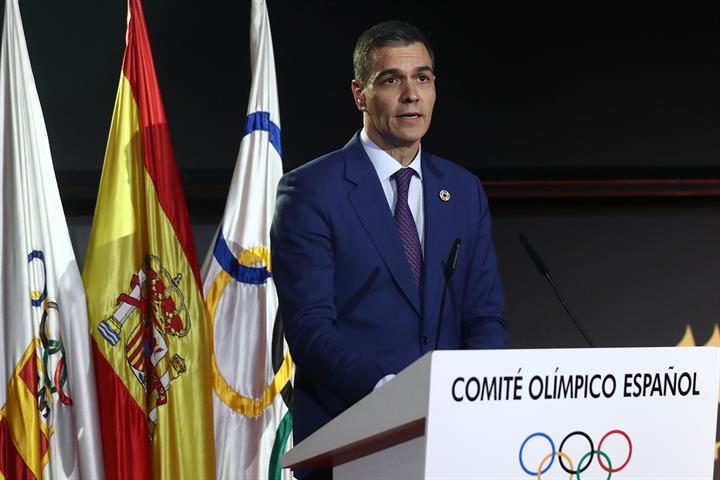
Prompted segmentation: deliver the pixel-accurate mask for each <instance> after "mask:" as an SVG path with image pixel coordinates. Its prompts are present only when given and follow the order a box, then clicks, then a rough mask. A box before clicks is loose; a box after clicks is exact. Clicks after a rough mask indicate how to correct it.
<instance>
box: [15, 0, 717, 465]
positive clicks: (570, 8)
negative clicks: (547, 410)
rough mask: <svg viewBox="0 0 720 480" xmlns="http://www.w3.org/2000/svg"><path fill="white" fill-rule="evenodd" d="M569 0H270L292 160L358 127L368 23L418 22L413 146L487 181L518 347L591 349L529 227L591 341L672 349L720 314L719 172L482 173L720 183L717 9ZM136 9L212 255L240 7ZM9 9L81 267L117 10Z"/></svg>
mask: <svg viewBox="0 0 720 480" xmlns="http://www.w3.org/2000/svg"><path fill="white" fill-rule="evenodd" d="M528 3H530V2H528ZM534 3H538V2H534ZM576 3H580V2H564V3H560V2H555V3H553V5H552V6H542V7H540V6H523V5H521V4H518V3H512V4H511V2H478V3H477V4H476V8H477V10H478V11H477V12H472V13H471V12H469V11H468V3H467V2H452V1H447V2H437V1H435V2H429V1H420V0H412V1H410V0H408V1H399V0H398V1H392V2H390V1H382V2H381V1H375V0H366V1H364V2H361V3H353V2H337V1H318V0H306V1H304V2H287V1H273V0H269V10H270V20H271V24H272V32H273V37H274V46H275V55H276V64H277V71H278V86H279V95H280V108H281V123H282V140H283V161H284V166H285V169H286V170H289V169H291V168H293V167H295V166H297V165H300V164H302V163H304V162H306V161H308V160H310V159H312V158H313V157H315V156H317V155H320V154H322V153H325V152H326V151H328V150H331V149H335V148H337V147H339V146H341V145H342V144H344V143H345V142H346V141H347V139H348V138H349V137H350V136H351V135H352V133H353V132H354V131H355V129H357V128H359V126H360V116H359V113H358V112H357V111H356V110H355V108H354V106H353V103H352V99H351V95H350V90H349V84H350V80H351V78H352V65H351V52H352V48H353V46H354V42H355V39H356V37H357V36H358V35H359V34H360V33H361V31H362V30H363V29H364V28H366V27H367V26H369V25H371V24H372V23H375V22H377V21H379V20H385V19H393V18H405V19H409V20H411V21H414V22H416V23H418V24H419V25H420V26H421V27H423V28H424V29H425V30H427V31H428V32H429V33H430V36H431V38H432V40H433V42H434V44H435V47H436V53H437V73H438V103H437V107H436V113H435V116H434V119H433V127H432V129H431V132H430V134H429V135H428V137H427V138H426V140H425V142H424V145H425V147H426V148H427V149H428V150H431V151H434V152H436V153H439V154H442V155H443V156H446V157H448V158H450V159H453V160H455V161H456V162H458V163H461V164H463V165H465V166H466V167H468V168H470V169H471V170H473V171H474V172H475V173H477V174H478V175H480V176H481V177H482V178H483V179H484V180H485V181H486V185H487V186H488V191H489V193H490V195H491V206H492V210H493V214H494V220H495V223H494V225H495V234H494V237H495V242H496V247H497V250H498V255H499V259H500V268H501V273H502V277H503V282H504V285H505V288H506V294H507V319H508V321H509V323H510V325H511V328H512V332H513V337H512V343H511V347H512V348H549V347H555V348H564V347H581V346H583V345H584V343H583V339H582V337H581V336H580V334H579V333H577V331H576V330H575V329H574V327H573V325H572V324H571V322H570V320H569V319H568V317H567V315H566V313H565V312H564V311H563V309H562V307H561V306H560V303H559V302H558V301H557V299H556V298H555V296H554V294H553V292H552V290H551V289H550V287H549V286H548V285H547V283H546V282H545V281H544V279H543V278H542V277H540V275H539V274H538V273H537V272H536V271H535V270H534V267H533V265H532V263H531V262H530V260H529V259H528V257H527V255H526V253H525V252H524V251H523V250H522V246H521V244H520V242H519V241H518V239H517V235H518V233H519V232H525V233H526V234H528V236H529V237H530V239H531V241H532V242H533V243H534V244H535V246H536V248H537V249H538V251H539V252H540V253H541V255H542V256H543V257H544V258H545V260H546V263H548V265H549V267H550V269H551V272H552V274H553V275H554V277H555V279H556V281H557V283H558V286H559V287H560V289H561V292H562V293H563V294H564V296H565V298H566V299H567V301H568V303H569V305H570V307H571V308H572V310H573V311H574V313H575V314H576V316H577V317H578V318H579V319H580V320H581V321H582V322H583V323H584V324H585V326H586V329H587V331H588V333H589V334H590V336H591V337H592V338H593V340H595V342H596V343H597V345H598V346H605V347H615V346H652V345H663V346H665V345H675V344H677V343H678V342H679V341H680V339H681V338H682V337H683V335H684V333H685V331H686V328H688V327H690V328H691V329H692V331H693V334H694V336H695V341H696V343H697V344H699V345H700V344H705V343H706V342H708V341H709V339H710V338H711V335H712V333H713V328H715V327H716V326H717V324H718V323H719V317H720V300H719V299H718V298H719V295H718V286H719V285H720V282H719V280H720V279H719V278H718V272H720V255H719V254H718V249H719V248H720V203H719V202H718V201H717V196H716V195H717V191H718V189H717V187H714V189H710V190H709V193H708V191H704V192H702V193H698V192H697V191H693V190H692V189H691V190H688V191H686V190H684V187H681V188H680V190H679V193H678V191H675V192H674V193H672V195H669V194H667V193H662V192H660V193H658V192H657V191H651V192H650V194H648V193H647V191H636V192H635V193H631V194H627V192H625V193H623V195H624V196H620V197H618V196H612V195H613V193H612V192H610V193H608V192H605V193H601V194H600V196H598V194H597V192H595V193H593V192H590V191H588V190H587V189H586V188H585V187H583V186H582V185H583V184H582V183H581V184H577V183H574V184H573V185H576V187H577V188H574V189H573V190H572V193H571V194H568V195H565V196H563V197H562V198H556V197H557V196H558V195H557V192H558V188H559V187H555V186H552V185H551V186H549V187H547V188H545V189H544V190H543V191H542V192H541V193H537V192H535V193H530V194H528V193H527V192H526V193H523V191H524V190H523V188H524V187H522V185H521V187H520V189H519V190H517V191H514V193H512V192H511V193H510V194H509V195H508V194H502V191H500V190H497V189H494V188H493V185H494V184H493V181H504V180H518V179H519V180H526V179H539V180H548V179H574V180H585V181H588V180H590V181H593V180H598V179H618V178H620V179H660V180H667V179H700V180H704V181H706V182H707V181H710V180H711V179H717V178H720V16H718V15H717V14H715V13H714V12H711V11H703V10H701V9H698V8H697V7H693V8H691V7H690V6H685V4H681V3H678V2H674V3H672V4H669V3H668V4H667V5H664V4H663V3H658V2H604V3H603V4H602V6H601V7H600V6H598V7H587V6H579V5H576ZM582 3H583V4H584V3H585V2H582ZM628 4H632V5H628ZM598 5H600V4H598ZM144 7H145V13H146V19H147V23H148V28H149V30H150V32H149V33H150V39H151V42H152V47H153V53H154V57H155V63H156V67H157V70H158V78H159V83H160V88H161V91H162V93H163V98H164V101H165V108H166V110H167V114H168V119H169V124H170V132H171V135H172V138H173V142H174V146H175V151H176V155H177V161H178V165H179V166H180V168H181V170H182V174H183V179H184V183H185V188H186V192H187V195H188V202H189V207H190V210H191V215H192V218H193V224H194V231H195V236H196V239H197V244H198V245H197V246H198V251H199V255H200V258H203V257H204V255H205V252H206V251H207V248H208V247H209V244H210V238H211V237H212V234H213V232H214V229H215V227H216V225H217V223H218V221H219V219H220V216H221V214H222V209H223V206H224V200H225V196H226V193H227V188H228V186H229V182H230V176H231V172H232V168H233V166H234V163H235V159H236V156H237V151H238V147H239V143H240V134H241V133H240V132H241V131H242V126H243V121H244V116H245V110H246V102H247V95H248V91H249V78H250V71H249V59H248V37H249V14H250V5H249V2H247V1H245V2H220V1H204V2H190V1H181V0H173V1H171V0H156V1H150V0H146V1H145V2H144ZM474 8H475V7H474ZM21 10H22V13H23V20H24V25H25V31H26V37H27V41H28V46H29V50H30V56H31V61H32V64H33V68H34V73H35V78H36V82H37V87H38V92H39V94H40V100H41V102H42V105H43V109H44V113H45V117H46V123H47V129H48V133H49V137H50V142H51V148H52V152H53V157H54V162H55V167H56V170H57V174H58V179H59V183H60V189H61V194H62V196H63V200H64V203H65V208H66V212H67V213H68V221H69V224H70V228H71V235H72V237H73V242H74V244H75V247H76V254H77V256H78V258H79V260H80V261H81V262H82V259H83V257H84V254H85V247H86V245H87V236H88V234H89V228H90V225H91V220H92V212H93V205H94V199H95V195H96V193H97V182H98V179H99V172H100V168H101V166H102V161H103V155H104V149H105V143H106V141H107V134H108V128H109V125H110V118H111V114H112V108H113V103H114V99H115V94H116V89H117V82H118V79H119V75H120V65H121V59H122V53H123V49H124V33H125V15H126V5H125V3H124V2H123V1H121V0H116V1H107V0H104V1H101V2H99V1H96V0H74V1H70V0H56V1H53V2H40V1H31V0H24V1H22V2H21ZM577 185H579V186H577ZM560 190H561V189H560ZM616 193H617V192H616ZM607 195H610V196H609V197H608V196H607ZM716 341H719V340H716ZM716 470H718V469H716ZM716 478H720V474H716Z"/></svg>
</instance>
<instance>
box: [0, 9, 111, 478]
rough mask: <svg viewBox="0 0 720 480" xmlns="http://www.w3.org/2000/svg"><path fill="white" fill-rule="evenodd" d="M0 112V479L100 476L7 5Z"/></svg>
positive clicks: (48, 171) (64, 250) (39, 124)
mask: <svg viewBox="0 0 720 480" xmlns="http://www.w3.org/2000/svg"><path fill="white" fill-rule="evenodd" d="M0 112H2V114H1V115H0V142H1V143H2V149H1V150H0V151H1V152H2V153H0V170H1V171H2V176H0V182H2V195H0V211H2V222H0V248H1V249H2V264H1V265H0V279H1V280H0V281H1V282H2V283H1V287H0V323H1V326H0V332H2V333H0V385H1V387H0V477H1V478H81V477H84V478H102V476H103V468H102V450H101V448H100V432H99V428H98V426H97V410H96V397H95V385H94V383H93V382H94V373H93V368H92V362H91V355H90V337H89V335H88V332H87V310H86V306H85V292H84V290H83V286H82V280H81V279H80V272H79V270H78V266H77V263H76V261H75V255H74V253H73V250H72V244H71V243H70V236H69V234H68V228H67V225H66V224H65V214H64V212H63V208H62V204H61V201H60V194H59V192H58V187H57V182H56V180H55V172H54V170H53V163H52V158H51V156H50V144H49V142H48V137H47V132H46V130H45V120H44V119H43V113H42V109H41V107H40V99H39V98H38V94H37V90H36V88H35V80H34V78H33V73H32V68H31V66H30V59H29V57H28V52H27V46H26V44H25V33H24V31H23V26H22V19H21V17H20V10H19V8H18V2H17V0H6V2H5V22H4V28H3V35H2V53H0Z"/></svg>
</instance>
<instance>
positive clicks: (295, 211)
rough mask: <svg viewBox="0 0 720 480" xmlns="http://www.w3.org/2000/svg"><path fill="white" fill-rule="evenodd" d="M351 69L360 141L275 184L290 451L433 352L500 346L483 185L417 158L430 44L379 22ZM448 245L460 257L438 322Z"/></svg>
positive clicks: (429, 82)
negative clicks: (289, 370) (292, 371)
mask: <svg viewBox="0 0 720 480" xmlns="http://www.w3.org/2000/svg"><path fill="white" fill-rule="evenodd" d="M353 61H354V66H355V79H354V80H353V81H352V93H353V97H354V99H355V104H356V106H357V108H358V109H359V110H360V111H361V112H362V115H363V129H362V131H360V132H359V133H357V134H355V136H354V137H353V138H352V139H351V140H350V142H349V143H348V144H347V145H345V147H343V148H342V149H340V150H337V151H335V152H332V153H330V154H327V155H325V156H323V157H320V158H318V159H316V160H314V161H312V162H310V163H307V164H305V165H303V166H302V167H299V168H297V169H295V170H293V171H292V172H290V173H288V174H286V175H285V176H284V177H283V178H282V180H281V181H280V184H279V187H278V196H277V207H276V211H275V217H274V219H273V225H272V229H271V250H272V269H273V276H274V279H275V284H276V285H277V290H278V295H279V299H280V313H281V315H282V318H283V320H284V324H285V336H286V339H287V342H288V344H289V346H290V351H291V353H292V355H293V359H294V360H295V363H296V365H297V370H296V375H295V398H294V407H293V410H294V441H295V443H298V442H300V441H302V440H303V439H304V438H306V437H307V436H308V435H310V434H311V433H313V432H314V431H315V430H317V429H318V428H320V427H321V426H322V425H324V424H325V423H327V422H328V421H330V420H331V419H332V418H334V417H335V416H337V415H338V414H339V413H341V412H342V411H344V410H345V409H347V408H348V407H350V406H351V405H353V404H354V403H355V402H357V401H358V400H359V399H361V398H362V397H364V396H365V395H367V394H368V393H370V392H371V391H372V390H373V389H374V388H377V387H378V386H379V385H380V384H382V383H383V382H384V381H387V379H389V378H391V377H392V375H394V374H396V373H398V372H400V371H401V370H403V369H404V368H405V367H407V366H408V365H410V364H411V363H412V362H414V361H415V360H417V359H418V358H420V357H421V356H422V355H423V354H425V353H427V352H428V351H431V350H434V349H477V348H502V347H504V346H505V345H506V343H507V340H508V332H507V325H506V324H505V321H504V319H503V313H504V298H503V291H502V286H501V282H500V278H499V275H498V271H497V261H496V257H495V250H494V248H493V245H492V240H491V220H490V212H489V209H488V202H487V198H486V196H485V193H484V192H483V189H482V187H481V185H480V181H479V180H478V178H477V177H476V176H474V175H473V174H471V173H469V172H468V171H466V170H465V169H463V168H461V167H460V166H458V165H456V164H453V163H451V162H449V161H447V160H444V159H442V158H440V157H437V156H435V155H432V154H430V153H427V152H425V151H423V150H422V148H421V146H420V140H421V139H422V137H423V136H424V135H425V133H426V132H427V130H428V128H429V126H430V120H431V117H432V112H433V106H434V104H435V72H434V61H433V51H432V48H431V46H430V43H429V41H428V39H427V37H426V36H425V35H424V34H423V33H422V32H421V31H420V30H418V29H417V28H416V27H415V26H413V25H411V24H408V23H405V22H384V23H381V24H378V25H376V26H374V27H372V28H370V29H369V30H367V31H366V32H365V33H363V34H362V36H361V37H360V38H359V40H358V42H357V45H356V47H355V52H354V55H353ZM455 239H460V242H461V245H462V247H461V250H460V253H459V257H458V261H457V268H456V270H455V273H454V275H453V276H452V277H451V279H450V283H449V286H448V290H447V300H446V301H445V303H444V308H443V311H442V312H441V311H440V307H441V303H442V302H441V297H442V292H443V288H444V282H445V276H444V273H443V272H444V268H445V263H446V261H447V257H448V252H450V250H451V247H452V245H453V243H454V241H455ZM438 322H441V324H440V325H441V326H440V328H438Z"/></svg>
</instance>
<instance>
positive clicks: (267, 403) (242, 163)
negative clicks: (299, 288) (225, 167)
mask: <svg viewBox="0 0 720 480" xmlns="http://www.w3.org/2000/svg"><path fill="white" fill-rule="evenodd" d="M250 23H251V27H250V57H251V69H252V87H251V90H250V99H249V103H248V109H247V118H246V120H245V131H244V136H243V138H242V141H241V143H240V153H239V155H238V159H237V163H236V165H235V172H234V174H233V178H232V183H231V185H230V192H229V194H228V199H227V203H226V206H225V213H224V214H223V218H222V223H221V224H220V227H219V228H218V233H217V235H216V237H215V239H214V241H213V245H212V246H211V248H210V251H209V252H208V255H207V257H206V259H205V262H204V265H203V269H202V277H203V285H204V293H205V299H206V300H205V301H206V303H207V305H208V310H209V312H210V322H211V325H212V328H213V337H212V338H213V350H212V356H213V361H212V363H213V380H214V382H213V383H214V386H213V389H214V393H215V394H214V398H213V406H214V411H215V451H216V453H215V458H216V466H217V478H256V479H257V478H281V477H284V478H291V474H290V471H289V470H285V471H281V470H280V467H279V459H280V455H282V454H283V453H284V452H285V451H286V450H287V449H288V448H290V447H291V444H292V436H291V431H292V415H291V413H290V411H289V410H288V405H289V404H290V402H291V400H292V384H291V378H292V373H293V365H292V360H291V358H290V355H289V353H287V346H286V345H285V342H284V335H283V328H282V321H281V320H280V318H279V317H278V315H277V312H278V300H277V294H276V291H275V285H274V283H273V279H272V270H271V265H270V251H269V247H270V223H271V222H272V216H273V211H274V209H275V192H276V188H277V184H278V181H279V180H280V177H281V176H282V161H281V148H280V117H279V109H278V96H277V84H276V77H275V59H274V55H273V49H272V36H271V34H270V21H269V18H268V12H267V7H266V5H265V2H264V1H263V0H253V2H252V12H251V21H250Z"/></svg>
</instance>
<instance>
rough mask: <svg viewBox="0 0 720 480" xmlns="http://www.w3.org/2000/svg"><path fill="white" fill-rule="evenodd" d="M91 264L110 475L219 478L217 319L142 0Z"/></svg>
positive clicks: (136, 9)
mask: <svg viewBox="0 0 720 480" xmlns="http://www.w3.org/2000/svg"><path fill="white" fill-rule="evenodd" d="M126 41H127V46H126V50H125V56H124V58H123V66H122V72H121V75H120V85H119V87H118V93H117V98H116V100H115V110H114V113H113V118H112V125H111V127H110V135H109V138H108V144H107V150H106V153H105V163H104V166H103V172H102V178H101V180H100V189H99V192H98V197H97V205H96V209H95V217H94V219H93V226H92V232H91V235H90V242H89V245H88V252H87V255H86V260H85V268H84V270H83V281H84V283H85V286H86V292H87V299H88V317H89V323H90V329H91V334H92V337H93V340H94V342H93V347H94V353H95V367H96V383H97V390H98V404H99V410H100V424H101V429H102V440H103V451H104V456H105V473H106V475H107V476H109V477H112V478H133V479H136V478H150V477H153V478H163V479H165V478H167V479H170V478H178V479H180V478H183V479H184V478H187V479H190V478H192V479H195V478H198V479H200V478H213V477H214V476H215V467H214V457H215V452H214V450H215V449H214V440H213V415H212V399H211V392H212V390H211V388H212V386H211V382H210V379H211V369H210V363H209V359H210V353H209V349H208V325H207V319H206V315H205V306H204V302H203V298H202V293H201V283H200V276H199V270H198V263H197V257H196V254H195V245H194V242H193V237H192V232H191V228H190V221H189V218H188V213H187V207H186V205H185V199H184V196H183V191H182V187H181V184H180V178H179V175H178V170H177V166H176V164H175V158H174V155H173V150H172V147H171V144H170V135H169V132H168V126H167V119H166V118H165V112H164V109H163V105H162V100H161V98H160V90H159V88H158V83H157V79H156V76H155V68H154V65H153V60H152V55H151V52H150V43H149V41H148V35H147V29H146V27H145V19H144V16H143V11H142V6H141V4H140V0H129V1H128V26H127V38H126Z"/></svg>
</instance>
